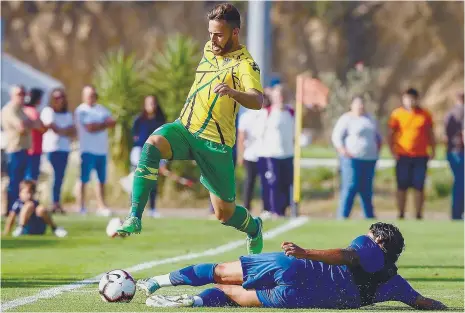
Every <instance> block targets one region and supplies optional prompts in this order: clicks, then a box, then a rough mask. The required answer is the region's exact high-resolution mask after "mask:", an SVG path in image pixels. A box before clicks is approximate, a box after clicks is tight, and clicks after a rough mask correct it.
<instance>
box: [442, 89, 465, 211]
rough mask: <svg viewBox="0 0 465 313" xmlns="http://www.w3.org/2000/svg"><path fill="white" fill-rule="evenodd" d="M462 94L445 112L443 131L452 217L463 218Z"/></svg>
mask: <svg viewBox="0 0 465 313" xmlns="http://www.w3.org/2000/svg"><path fill="white" fill-rule="evenodd" d="M463 121H464V94H463V91H462V92H460V93H459V94H458V95H457V104H456V105H455V106H454V107H453V108H452V109H451V110H450V111H449V112H448V113H447V115H446V119H445V131H446V136H447V160H448V161H449V165H450V168H451V170H452V174H453V176H454V186H453V189H452V219H454V220H459V219H463V211H464V194H463V192H464V191H463V189H464V186H465V185H464V170H465V168H464V143H463V131H464V123H463Z"/></svg>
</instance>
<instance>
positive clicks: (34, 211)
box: [3, 180, 68, 237]
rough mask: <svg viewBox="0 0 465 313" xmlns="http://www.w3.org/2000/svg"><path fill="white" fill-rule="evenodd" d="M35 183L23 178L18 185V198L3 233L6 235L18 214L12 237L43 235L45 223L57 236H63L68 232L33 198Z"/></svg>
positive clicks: (45, 227)
mask: <svg viewBox="0 0 465 313" xmlns="http://www.w3.org/2000/svg"><path fill="white" fill-rule="evenodd" d="M35 193H36V184H35V182H33V181H31V180H24V181H22V182H21V184H20V186H19V199H18V200H16V201H15V203H14V204H13V206H12V209H11V211H10V213H9V215H8V217H7V220H6V223H5V229H4V231H3V235H8V234H9V233H10V231H11V229H12V227H13V224H14V223H15V220H16V216H19V223H18V227H16V229H15V230H14V231H13V234H12V235H13V237H18V236H21V235H43V234H45V231H46V229H47V225H49V226H50V227H51V228H52V231H53V233H54V234H55V236H57V237H65V236H66V235H67V234H68V232H67V231H66V230H64V229H63V228H61V227H57V225H56V224H55V223H54V222H53V220H52V217H51V216H50V214H49V213H48V212H47V209H46V208H45V207H43V206H42V205H40V204H39V202H38V201H36V200H34V195H35Z"/></svg>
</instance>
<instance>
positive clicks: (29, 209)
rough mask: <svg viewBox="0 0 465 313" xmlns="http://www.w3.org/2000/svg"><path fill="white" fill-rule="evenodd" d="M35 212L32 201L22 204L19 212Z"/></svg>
mask: <svg viewBox="0 0 465 313" xmlns="http://www.w3.org/2000/svg"><path fill="white" fill-rule="evenodd" d="M34 210H35V205H34V202H32V201H27V202H26V203H24V205H23V207H22V209H21V211H23V212H25V213H32V212H34Z"/></svg>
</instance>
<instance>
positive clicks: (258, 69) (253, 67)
mask: <svg viewBox="0 0 465 313" xmlns="http://www.w3.org/2000/svg"><path fill="white" fill-rule="evenodd" d="M250 65H251V66H252V69H253V70H254V71H255V72H257V73H260V68H259V67H258V64H257V63H255V62H252V63H251V64H250Z"/></svg>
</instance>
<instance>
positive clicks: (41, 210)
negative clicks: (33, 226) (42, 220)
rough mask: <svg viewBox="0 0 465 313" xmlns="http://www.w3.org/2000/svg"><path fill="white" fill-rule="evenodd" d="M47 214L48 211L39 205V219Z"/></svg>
mask: <svg viewBox="0 0 465 313" xmlns="http://www.w3.org/2000/svg"><path fill="white" fill-rule="evenodd" d="M46 214H48V212H47V209H46V208H45V207H43V206H41V205H39V206H38V207H37V208H36V215H37V216H39V217H44V216H45V215H46Z"/></svg>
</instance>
